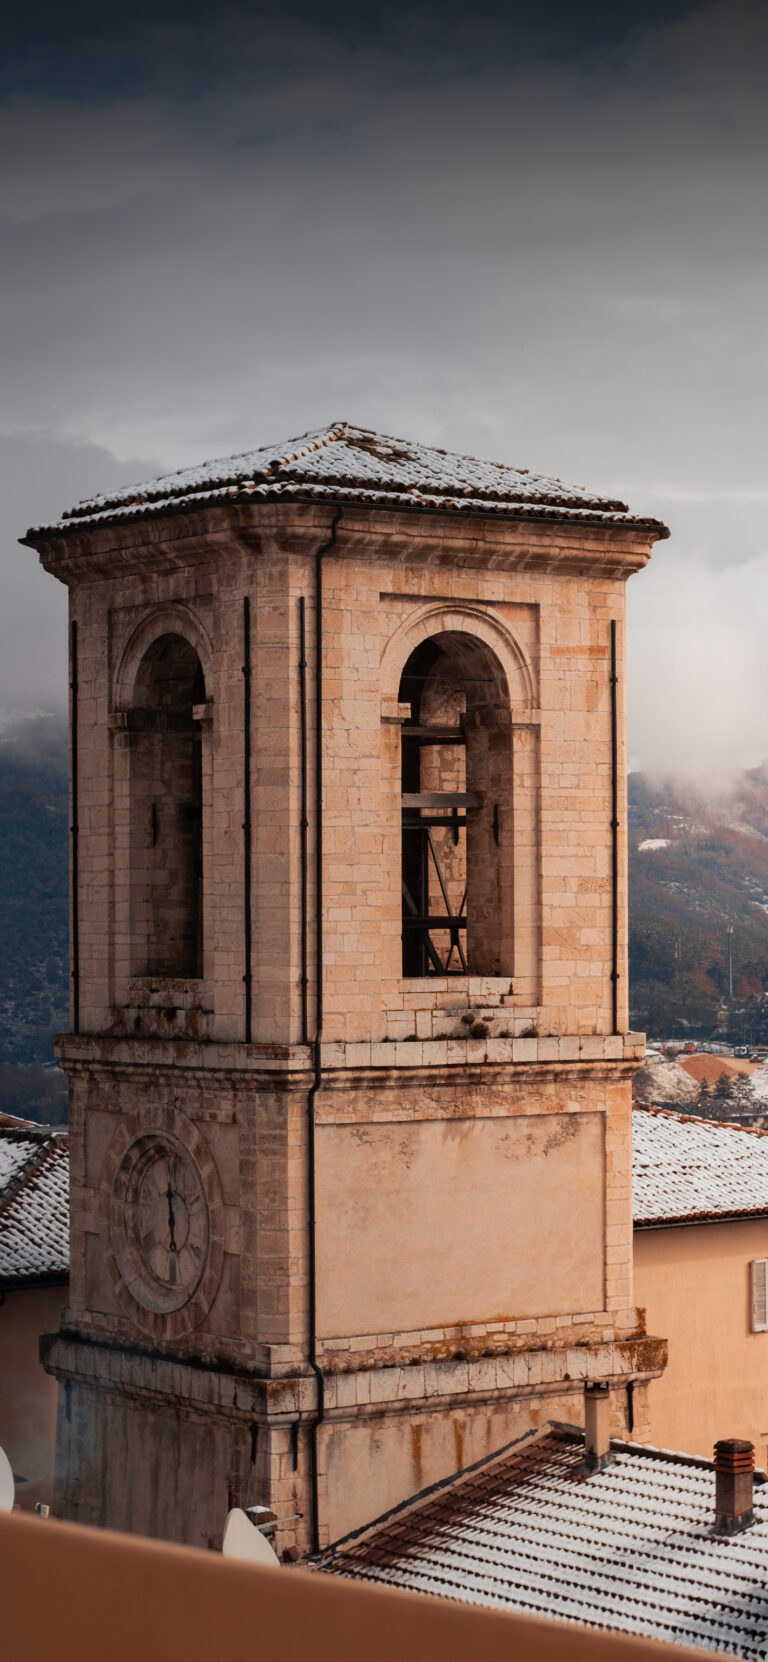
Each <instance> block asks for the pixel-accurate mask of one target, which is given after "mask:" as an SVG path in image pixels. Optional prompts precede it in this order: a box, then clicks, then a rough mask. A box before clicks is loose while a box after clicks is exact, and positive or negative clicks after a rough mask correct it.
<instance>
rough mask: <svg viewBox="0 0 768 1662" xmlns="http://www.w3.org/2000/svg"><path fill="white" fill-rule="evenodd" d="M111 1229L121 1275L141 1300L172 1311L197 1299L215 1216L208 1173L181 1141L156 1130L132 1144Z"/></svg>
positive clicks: (120, 1173)
mask: <svg viewBox="0 0 768 1662" xmlns="http://www.w3.org/2000/svg"><path fill="white" fill-rule="evenodd" d="M110 1233H111V1238H112V1247H113V1251H114V1255H115V1259H116V1262H117V1265H118V1268H119V1271H120V1275H121V1277H122V1280H123V1282H124V1283H125V1286H126V1287H127V1289H128V1291H129V1293H130V1294H131V1295H132V1297H133V1298H134V1299H135V1300H136V1301H137V1303H138V1304H140V1305H142V1306H143V1307H144V1308H145V1309H147V1310H151V1311H156V1312H158V1313H167V1312H170V1311H174V1310H180V1309H181V1308H182V1306H183V1305H185V1304H186V1303H188V1301H189V1300H190V1299H191V1298H192V1297H193V1295H194V1294H195V1292H196V1290H197V1288H198V1286H199V1284H200V1281H201V1279H202V1277H203V1274H204V1272H205V1270H206V1265H207V1263H208V1257H209V1247H210V1216H209V1210H208V1200H207V1195H206V1187H205V1183H204V1180H203V1176H202V1174H201V1172H200V1169H199V1167H198V1165H197V1163H196V1161H195V1160H194V1159H193V1157H192V1155H191V1154H190V1152H189V1150H188V1149H186V1148H185V1147H184V1145H183V1143H182V1142H181V1141H180V1140H179V1139H178V1138H176V1137H174V1136H172V1135H170V1134H159V1133H149V1134H147V1135H146V1136H143V1137H139V1138H137V1139H136V1141H135V1142H132V1143H131V1144H130V1145H129V1147H128V1148H127V1149H126V1151H125V1153H124V1154H123V1157H122V1160H121V1161H120V1164H119V1166H118V1169H117V1173H116V1176H115V1181H114V1187H113V1191H112V1204H111V1231H110Z"/></svg>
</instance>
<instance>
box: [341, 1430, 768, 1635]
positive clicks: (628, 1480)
mask: <svg viewBox="0 0 768 1662" xmlns="http://www.w3.org/2000/svg"><path fill="white" fill-rule="evenodd" d="M612 1447H613V1450H614V1457H613V1460H612V1462H611V1464H610V1465H609V1466H607V1467H606V1468H605V1469H604V1470H603V1471H602V1472H596V1473H594V1474H593V1475H591V1476H589V1477H585V1476H584V1475H583V1470H582V1466H583V1459H584V1449H583V1443H582V1440H581V1438H580V1436H579V1437H577V1436H574V1434H573V1433H567V1432H566V1431H565V1429H564V1428H563V1429H553V1430H552V1431H551V1432H549V1433H545V1434H543V1435H541V1436H539V1437H537V1438H536V1439H535V1440H533V1441H529V1442H528V1443H527V1444H524V1445H518V1446H517V1447H513V1448H512V1449H510V1450H508V1451H506V1452H505V1453H503V1454H502V1455H501V1457H496V1458H495V1459H492V1460H491V1461H489V1462H487V1463H485V1464H483V1466H482V1467H480V1468H476V1469H475V1471H474V1472H473V1473H471V1474H470V1475H469V1476H461V1475H460V1476H459V1477H457V1478H454V1479H452V1480H450V1481H449V1482H448V1483H447V1484H445V1485H443V1486H442V1487H441V1488H440V1489H438V1490H437V1491H434V1492H432V1493H427V1494H426V1495H425V1496H424V1497H423V1498H422V1497H417V1498H416V1500H415V1501H414V1502H412V1503H409V1504H408V1505H407V1506H406V1507H404V1508H401V1510H400V1512H399V1513H396V1514H393V1515H391V1516H390V1517H388V1518H385V1519H383V1520H380V1522H379V1523H377V1524H374V1525H372V1526H371V1527H370V1528H369V1529H367V1530H366V1531H365V1532H360V1534H359V1535H358V1537H357V1538H348V1539H347V1540H346V1541H343V1542H340V1543H338V1545H337V1547H336V1548H335V1549H331V1552H330V1553H328V1554H327V1555H326V1556H325V1557H324V1558H323V1559H322V1560H321V1561H320V1563H319V1566H318V1567H319V1569H320V1570H322V1571H324V1572H325V1573H328V1574H334V1575H343V1576H348V1577H351V1578H353V1579H357V1580H363V1581H375V1582H379V1583H380V1584H385V1585H387V1586H395V1587H402V1588H406V1589H410V1590H411V1591H414V1592H423V1593H432V1594H437V1595H439V1596H442V1597H444V1598H451V1599H458V1600H460V1601H462V1602H464V1603H468V1604H481V1605H488V1606H491V1607H492V1608H495V1609H507V1610H522V1611H526V1612H528V1613H531V1614H536V1615H542V1616H548V1617H550V1618H555V1619H556V1620H560V1621H572V1622H579V1623H585V1624H587V1625H588V1626H590V1627H602V1628H610V1629H613V1630H615V1631H617V1632H623V1633H641V1634H647V1635H648V1636H649V1637H652V1638H656V1639H663V1640H666V1641H668V1642H669V1641H672V1642H676V1643H678V1644H688V1645H695V1646H700V1647H702V1648H704V1649H707V1650H719V1651H725V1652H730V1653H731V1654H733V1655H737V1656H743V1657H748V1658H753V1657H754V1658H758V1657H764V1656H765V1654H766V1650H767V1649H768V1484H763V1483H760V1482H759V1481H758V1482H757V1483H756V1487H755V1519H756V1521H755V1523H754V1525H753V1526H752V1527H751V1528H750V1529H747V1530H745V1531H744V1532H743V1533H742V1534H740V1535H735V1536H731V1537H729V1538H727V1539H724V1538H723V1537H720V1536H717V1535H715V1533H714V1497H715V1477H714V1467H713V1465H712V1463H711V1462H710V1461H703V1460H692V1459H690V1458H688V1457H687V1456H685V1455H674V1454H669V1453H667V1452H666V1451H664V1450H659V1449H653V1448H641V1447H638V1446H637V1445H633V1444H626V1443H625V1444H620V1443H614V1444H613V1445H612Z"/></svg>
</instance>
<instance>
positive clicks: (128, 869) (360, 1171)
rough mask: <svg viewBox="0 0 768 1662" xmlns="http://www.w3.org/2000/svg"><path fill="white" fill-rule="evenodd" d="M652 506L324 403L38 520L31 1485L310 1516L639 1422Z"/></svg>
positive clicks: (309, 1531) (152, 1516) (102, 1501)
mask: <svg viewBox="0 0 768 1662" xmlns="http://www.w3.org/2000/svg"><path fill="white" fill-rule="evenodd" d="M665 534H666V533H665V530H664V527H663V526H661V525H660V524H659V523H658V522H656V521H655V520H647V519H639V518H635V517H632V516H631V515H630V514H629V513H628V512H627V509H626V507H625V506H624V504H623V503H621V502H616V501H610V500H607V499H605V498H600V497H596V496H592V495H589V494H588V493H586V492H585V491H583V490H581V489H575V488H571V487H569V486H564V485H563V484H562V483H561V482H560V481H558V480H554V479H547V478H542V477H538V476H536V475H533V474H530V473H527V472H520V471H516V470H514V469H512V468H507V467H503V466H499V465H495V464H489V463H480V462H475V461H472V460H469V459H467V458H464V457H458V456H450V455H446V454H445V453H443V452H442V451H434V450H428V449H425V448H423V447H421V446H419V445H414V444H407V443H404V442H401V441H399V440H394V439H387V438H383V437H381V436H379V435H377V434H374V433H370V432H364V431H361V430H360V429H356V428H352V427H349V426H348V425H346V424H345V423H338V424H337V425H335V426H333V427H330V428H328V429H326V430H325V431H322V432H319V433H315V434H310V435H308V436H306V437H305V438H302V439H300V440H297V441H295V442H292V443H289V444H287V445H282V446H275V447H270V448H267V449H264V450H259V451H255V452H252V453H250V454H246V455H242V456H236V457H233V458H231V459H229V460H226V461H224V462H218V463H214V464H206V465H204V466H202V467H200V468H193V469H189V470H187V471H184V472H181V473H177V474H174V475H171V476H169V477H166V478H163V479H159V480H155V481H154V482H152V483H151V484H148V485H145V486H143V487H141V488H139V489H136V490H125V491H121V492H118V493H116V494H115V495H114V496H112V497H109V498H106V497H98V498H95V499H94V500H93V501H90V502H86V503H83V504H81V505H80V506H79V507H78V508H76V509H74V510H73V511H72V512H71V513H70V514H68V515H66V516H65V517H64V518H63V519H62V520H61V521H60V522H59V523H58V524H56V525H53V526H49V527H46V528H44V529H39V530H35V531H33V532H30V534H29V536H28V538H27V539H26V541H27V542H28V543H29V544H30V546H32V547H33V548H36V549H37V550H38V551H39V553H40V557H41V559H42V562H43V564H44V566H45V567H46V569H47V570H48V571H51V572H53V573H54V574H55V575H56V576H57V577H58V578H60V579H61V580H62V581H63V582H65V583H67V584H68V586H69V589H70V599H71V624H70V638H71V688H72V691H71V705H72V709H71V717H72V988H73V996H72V1024H71V1025H72V1030H71V1032H70V1033H69V1034H67V1035H66V1036H65V1037H63V1038H62V1039H61V1041H60V1055H61V1061H62V1066H63V1067H64V1068H65V1069H66V1072H67V1074H68V1076H69V1080H70V1087H71V1145H72V1152H71V1159H72V1254H71V1263H72V1267H71V1304H70V1306H69V1308H68V1309H67V1310H65V1312H64V1314H63V1319H62V1326H61V1330H60V1332H59V1333H58V1334H57V1335H54V1336H50V1337H49V1338H47V1339H46V1340H45V1341H44V1343H43V1354H44V1360H45V1363H46V1366H47V1367H48V1369H49V1370H50V1371H51V1372H52V1373H54V1374H55V1375H56V1376H57V1377H58V1379H59V1381H60V1412H59V1430H58V1453H57V1478H56V1494H55V1510H56V1512H57V1513H58V1514H59V1515H62V1516H67V1517H73V1518H77V1519H80V1520H82V1521H83V1522H88V1523H95V1524H103V1525H107V1526H110V1527H115V1528H121V1529H127V1530H135V1531H141V1532H143V1533H146V1534H149V1535H160V1536H166V1537H170V1538H173V1539H177V1540H184V1541H188V1542H191V1543H195V1544H205V1543H207V1542H209V1543H211V1544H214V1545H215V1544H217V1543H218V1542H219V1541H220V1537H221V1530H222V1526H223V1523H224V1518H225V1514H226V1511H227V1507H228V1506H229V1505H231V1504H233V1503H235V1504H242V1505H249V1504H251V1503H263V1504H267V1505H269V1506H270V1507H272V1508H273V1510H274V1511H275V1512H276V1513H277V1514H278V1515H279V1516H280V1518H281V1519H285V1520H289V1519H290V1518H291V1516H292V1515H293V1514H296V1513H300V1514H301V1515H302V1516H301V1518H300V1519H298V1520H294V1521H292V1522H289V1521H286V1522H285V1523H284V1524H283V1525H282V1528H281V1530H280V1532H279V1535H278V1544H279V1546H281V1547H283V1548H285V1547H287V1546H290V1545H294V1544H295V1545H297V1546H298V1547H299V1549H300V1550H301V1551H308V1550H310V1549H311V1548H312V1547H313V1546H316V1545H318V1544H323V1543H326V1542H327V1541H329V1540H333V1539H335V1538H337V1537H339V1536H340V1535H342V1534H344V1533H345V1532H346V1531H348V1530H350V1529H352V1528H354V1527H356V1526H357V1525H360V1524H362V1523H364V1522H366V1521H367V1520H369V1519H370V1518H372V1517H375V1516H376V1515H377V1514H379V1513H381V1512H383V1511H384V1510H385V1509H386V1508H387V1507H388V1506H390V1505H392V1504H393V1503H395V1502H397V1501H399V1500H401V1499H403V1498H404V1497H406V1496H408V1495H409V1494H411V1493H413V1492H415V1491H417V1490H419V1489H422V1488H424V1487H425V1485H427V1484H429V1483H431V1482H432V1481H434V1480H436V1479H438V1478H440V1477H443V1476H445V1475H448V1474H449V1473H451V1472H453V1471H455V1470H457V1469H458V1468H460V1467H462V1466H466V1465H468V1464H470V1463H471V1462H472V1461H473V1460H475V1459H477V1458H479V1457H480V1456H481V1455H483V1454H485V1453H486V1452H488V1451H490V1450H493V1449H495V1448H498V1447H499V1446H501V1445H502V1444H504V1443H505V1442H506V1441H508V1440H509V1439H511V1438H513V1437H514V1436H516V1435H517V1434H518V1433H522V1432H523V1431H525V1430H526V1429H527V1428H529V1427H530V1426H532V1425H535V1424H537V1423H539V1421H541V1420H546V1419H548V1418H551V1417H559V1418H561V1419H575V1420H578V1419H579V1418H580V1415H581V1410H582V1402H583V1385H584V1379H585V1378H592V1377H594V1378H600V1379H603V1380H608V1381H610V1382H611V1383H612V1385H613V1387H614V1390H613V1404H614V1410H613V1411H614V1423H615V1425H616V1428H617V1429H619V1428H621V1427H625V1428H628V1429H630V1430H631V1429H632V1428H633V1426H634V1427H635V1428H636V1430H637V1429H640V1430H641V1429H642V1424H643V1417H644V1413H645V1391H646V1387H647V1383H648V1380H649V1379H650V1378H651V1377H652V1376H653V1374H654V1373H657V1372H658V1371H659V1369H660V1368H661V1367H662V1366H663V1362H664V1346H663V1344H661V1343H660V1342H658V1341H654V1340H650V1339H648V1338H647V1337H646V1336H645V1331H644V1325H643V1313H642V1312H638V1311H637V1310H636V1309H634V1308H633V1304H632V1277H631V1244H632V1243H631V1208H630V1179H631V1171H630V1165H631V1149H630V1089H631V1076H632V1073H633V1071H634V1069H635V1067H636V1066H637V1064H638V1060H639V1058H640V1057H641V1055H642V1050H643V1045H642V1039H641V1038H640V1037H639V1036H638V1035H634V1034H631V1033H629V1032H628V1031H627V1026H628V1022H627V983H626V975H625V962H626V914H625V901H626V844H625V812H624V802H625V752H624V703H623V699H624V678H623V665H624V587H625V582H626V579H627V577H628V576H629V574H630V573H631V572H633V571H636V570H638V569H639V568H640V567H641V566H642V565H644V564H645V562H646V560H647V558H648V555H649V552H650V549H651V546H652V544H653V542H654V540H655V539H656V538H658V537H660V536H664V535H665Z"/></svg>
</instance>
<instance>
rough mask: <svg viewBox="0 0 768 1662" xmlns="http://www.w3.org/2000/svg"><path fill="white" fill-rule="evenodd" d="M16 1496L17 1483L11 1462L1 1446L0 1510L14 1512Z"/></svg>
mask: <svg viewBox="0 0 768 1662" xmlns="http://www.w3.org/2000/svg"><path fill="white" fill-rule="evenodd" d="M15 1498H16V1485H15V1483H14V1481H13V1472H12V1471H11V1463H10V1461H9V1459H8V1456H7V1454H6V1453H5V1450H4V1449H3V1448H0V1512H12V1511H13V1502H14V1500H15Z"/></svg>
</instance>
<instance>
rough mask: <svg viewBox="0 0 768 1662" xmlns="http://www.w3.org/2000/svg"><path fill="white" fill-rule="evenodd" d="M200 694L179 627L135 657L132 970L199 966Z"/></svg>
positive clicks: (175, 971)
mask: <svg viewBox="0 0 768 1662" xmlns="http://www.w3.org/2000/svg"><path fill="white" fill-rule="evenodd" d="M204 702H205V679H204V676H203V670H202V666H201V664H200V659H199V658H198V656H197V653H196V652H195V649H194V647H193V646H190V644H189V641H187V640H185V639H184V637H183V635H176V634H167V635H161V636H160V637H159V639H158V640H155V641H153V643H152V645H151V646H150V647H149V649H148V650H147V652H146V653H145V654H144V657H143V658H142V660H141V663H140V665H139V670H138V674H137V677H136V683H135V688H134V700H133V705H134V707H133V712H132V721H131V727H132V729H133V743H132V752H131V940H132V960H133V962H132V969H133V974H134V975H139V976H151V975H153V976H174V977H184V978H195V977H198V976H201V975H202V973H203V970H202V962H203V789H202V748H201V728H200V723H199V721H196V720H195V714H194V711H195V706H196V705H200V704H203V703H204Z"/></svg>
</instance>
